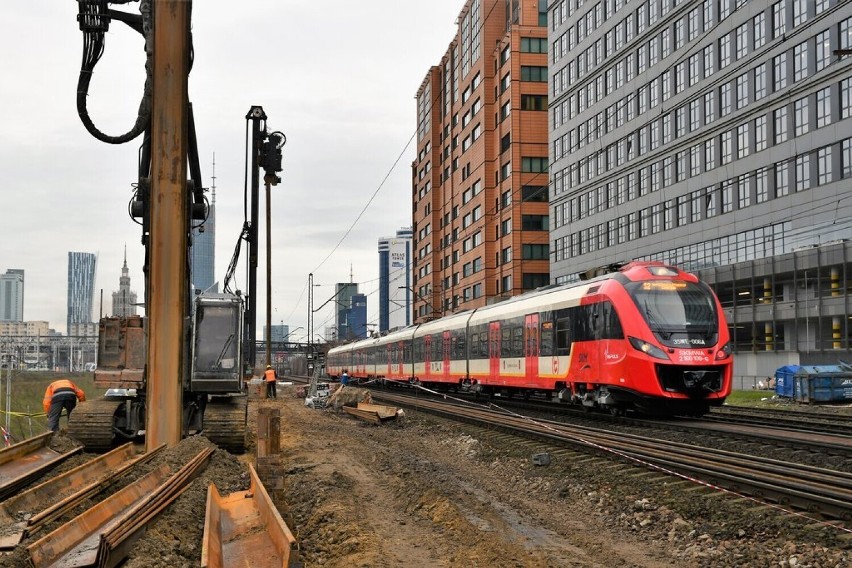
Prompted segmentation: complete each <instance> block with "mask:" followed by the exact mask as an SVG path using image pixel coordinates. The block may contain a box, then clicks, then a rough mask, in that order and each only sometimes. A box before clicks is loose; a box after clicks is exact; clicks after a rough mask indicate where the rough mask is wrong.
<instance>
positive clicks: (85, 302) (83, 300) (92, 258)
mask: <svg viewBox="0 0 852 568" xmlns="http://www.w3.org/2000/svg"><path fill="white" fill-rule="evenodd" d="M97 259H98V257H97V256H96V255H94V254H92V253H88V252H69V253H68V304H67V305H68V316H67V320H66V326H67V327H66V328H65V329H66V332H67V333H69V334H70V330H71V324H75V323H77V324H85V323H91V321H92V307H93V305H94V297H95V269H96V267H97Z"/></svg>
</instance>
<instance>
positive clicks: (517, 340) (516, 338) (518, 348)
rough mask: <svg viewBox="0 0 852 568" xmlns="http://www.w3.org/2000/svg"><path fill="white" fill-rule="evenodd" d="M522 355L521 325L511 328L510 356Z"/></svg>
mask: <svg viewBox="0 0 852 568" xmlns="http://www.w3.org/2000/svg"><path fill="white" fill-rule="evenodd" d="M523 356H524V328H523V327H521V326H517V327H513V328H512V357H523Z"/></svg>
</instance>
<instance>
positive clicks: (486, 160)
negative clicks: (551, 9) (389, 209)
mask: <svg viewBox="0 0 852 568" xmlns="http://www.w3.org/2000/svg"><path fill="white" fill-rule="evenodd" d="M546 5H547V3H546V2H544V1H543V0H538V1H537V2H534V1H532V0H510V1H505V0H468V1H467V2H465V3H464V5H463V7H462V11H461V13H460V15H459V17H458V20H457V21H458V32H457V34H456V37H455V38H454V39H453V41H452V43H451V44H450V45H449V47H448V49H447V51H446V53H445V54H444V55H443V57H442V59H441V62H440V64H439V65H436V66H434V67H432V68H431V69H430V70H429V72H428V73H427V75H426V78H425V79H424V80H423V83H422V84H421V86H420V88H419V90H418V91H417V159H416V160H415V161H414V163H413V164H412V176H413V178H412V195H413V217H414V219H413V240H414V244H413V252H414V254H413V262H412V264H413V281H414V284H413V288H414V303H415V313H414V318H415V323H420V322H422V321H425V320H428V319H430V318H433V317H436V316H440V315H445V314H447V313H451V312H453V311H455V310H460V309H469V308H477V307H481V306H484V305H486V304H487V303H488V302H490V301H493V299H494V298H495V297H502V298H508V297H511V296H513V295H516V294H520V293H521V292H523V291H525V290H532V289H535V288H537V287H540V286H543V285H546V284H548V283H549V281H550V272H549V245H548V229H549V218H548V206H547V195H548V190H547V164H548V146H547V112H546V111H547V7H546Z"/></svg>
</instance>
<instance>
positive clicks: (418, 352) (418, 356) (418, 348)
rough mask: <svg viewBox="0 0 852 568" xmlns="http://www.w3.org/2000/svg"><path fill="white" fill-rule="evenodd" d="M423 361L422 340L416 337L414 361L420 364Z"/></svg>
mask: <svg viewBox="0 0 852 568" xmlns="http://www.w3.org/2000/svg"><path fill="white" fill-rule="evenodd" d="M423 360H424V359H423V338H422V337H418V338H417V339H415V340H414V361H415V362H416V363H422V362H423Z"/></svg>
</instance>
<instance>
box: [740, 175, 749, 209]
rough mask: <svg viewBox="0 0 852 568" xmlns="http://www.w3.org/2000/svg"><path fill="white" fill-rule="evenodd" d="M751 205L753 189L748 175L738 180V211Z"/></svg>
mask: <svg viewBox="0 0 852 568" xmlns="http://www.w3.org/2000/svg"><path fill="white" fill-rule="evenodd" d="M749 205H751V188H750V187H749V176H748V174H745V175H741V176H740V177H739V179H738V180H737V209H745V208H746V207H748V206H749Z"/></svg>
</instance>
